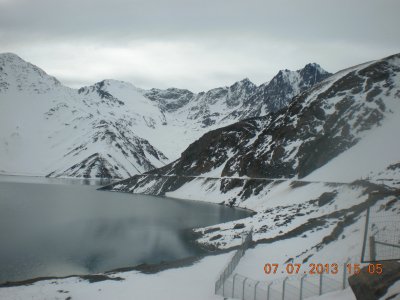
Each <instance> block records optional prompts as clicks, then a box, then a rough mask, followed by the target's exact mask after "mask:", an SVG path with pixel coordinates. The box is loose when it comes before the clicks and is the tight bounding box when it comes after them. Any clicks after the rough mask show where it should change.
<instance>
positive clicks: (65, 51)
mask: <svg viewBox="0 0 400 300" xmlns="http://www.w3.org/2000/svg"><path fill="white" fill-rule="evenodd" d="M399 12H400V1H398V0H358V1H355V0H335V1H333V0H332V1H331V0H292V1H289V0H279V1H278V0H277V1H269V0H262V1H261V0H260V1H253V0H241V1H239V0H196V1H194V0H164V1H162V0H157V1H155V0H108V1H105V0H92V1H85V0H62V1H59V0H0V52H14V53H16V54H18V55H19V56H21V57H22V58H23V59H25V60H27V61H30V62H32V63H33V64H36V65H38V66H39V67H41V68H42V69H44V70H45V71H46V72H47V73H49V74H51V75H54V76H56V77H57V78H58V79H59V80H60V81H61V82H63V83H64V84H66V85H68V86H71V87H80V86H83V85H90V84H93V83H94V82H97V81H100V80H102V79H106V78H112V79H119V80H125V81H129V82H131V83H133V84H134V85H136V86H138V87H142V88H150V87H158V88H167V87H172V86H174V87H180V88H187V89H190V90H193V91H201V90H207V89H210V88H213V87H217V86H224V85H230V84H232V83H233V82H235V81H237V80H241V79H243V78H245V77H248V78H249V79H250V80H252V81H253V82H254V83H256V84H261V83H263V82H265V81H268V80H270V79H271V77H272V76H273V75H275V74H276V73H277V72H278V71H279V70H280V69H291V70H296V69H299V68H302V67H303V66H304V65H305V64H307V63H309V62H317V63H319V64H320V65H321V66H322V67H323V68H325V69H326V70H328V71H331V72H335V71H338V70H340V69H342V68H346V67H349V66H351V65H355V64H358V63H362V62H364V61H368V60H373V59H378V58H382V57H385V56H387V55H390V54H394V53H397V52H400V29H399V28H400V17H399Z"/></svg>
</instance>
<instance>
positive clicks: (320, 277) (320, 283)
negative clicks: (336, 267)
mask: <svg viewBox="0 0 400 300" xmlns="http://www.w3.org/2000/svg"><path fill="white" fill-rule="evenodd" d="M322 274H324V272H321V274H320V275H319V295H322Z"/></svg>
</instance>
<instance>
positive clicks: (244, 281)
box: [242, 277, 247, 300]
mask: <svg viewBox="0 0 400 300" xmlns="http://www.w3.org/2000/svg"><path fill="white" fill-rule="evenodd" d="M246 280H247V277H246V278H245V279H244V280H243V291H242V299H243V300H244V289H245V284H246Z"/></svg>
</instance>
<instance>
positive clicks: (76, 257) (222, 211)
mask: <svg viewBox="0 0 400 300" xmlns="http://www.w3.org/2000/svg"><path fill="white" fill-rule="evenodd" d="M13 177H14V176H13ZM16 181H18V182H16ZM23 181H24V179H21V178H18V180H17V178H15V177H14V180H13V179H12V178H11V179H10V177H6V176H0V241H1V247H0V283H1V282H5V281H18V280H24V279H29V278H34V277H41V276H66V275H71V274H88V273H96V272H102V271H107V270H112V269H116V268H122V267H129V266H135V265H138V264H141V263H159V262H161V261H169V260H175V259H180V258H184V257H188V256H191V255H195V254H198V253H199V252H200V249H199V248H198V247H196V246H195V245H194V244H193V241H192V240H191V238H190V235H188V234H187V230H188V229H190V228H194V227H201V226H208V225H212V224H217V223H221V222H225V221H230V220H235V219H240V218H244V217H246V216H248V215H249V212H247V211H244V210H238V209H232V208H228V207H224V206H220V205H215V204H208V203H202V202H195V201H185V200H177V199H171V198H160V197H154V196H144V195H133V194H124V193H115V192H106V191H97V190H96V188H98V186H95V185H82V184H70V183H71V182H67V181H58V184H54V180H53V181H52V182H53V183H52V184H49V183H46V179H43V178H42V179H35V180H34V182H35V183H33V182H32V179H30V181H31V182H23ZM25 181H26V180H25ZM50 181H51V180H50ZM50 181H49V182H50ZM66 182H67V183H69V184H64V183H66ZM59 183H63V184H59ZM80 183H82V182H80ZM91 183H93V182H91Z"/></svg>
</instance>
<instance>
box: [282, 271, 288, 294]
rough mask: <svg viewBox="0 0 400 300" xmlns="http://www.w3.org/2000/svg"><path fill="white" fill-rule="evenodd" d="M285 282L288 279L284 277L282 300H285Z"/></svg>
mask: <svg viewBox="0 0 400 300" xmlns="http://www.w3.org/2000/svg"><path fill="white" fill-rule="evenodd" d="M286 280H288V277H286V278H285V279H283V290H282V300H285V288H286Z"/></svg>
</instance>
